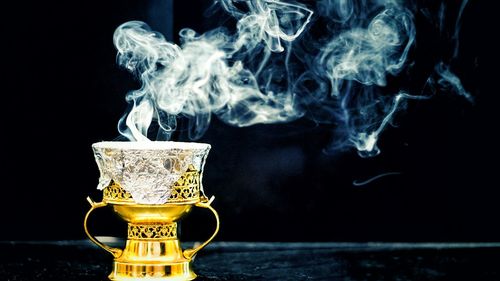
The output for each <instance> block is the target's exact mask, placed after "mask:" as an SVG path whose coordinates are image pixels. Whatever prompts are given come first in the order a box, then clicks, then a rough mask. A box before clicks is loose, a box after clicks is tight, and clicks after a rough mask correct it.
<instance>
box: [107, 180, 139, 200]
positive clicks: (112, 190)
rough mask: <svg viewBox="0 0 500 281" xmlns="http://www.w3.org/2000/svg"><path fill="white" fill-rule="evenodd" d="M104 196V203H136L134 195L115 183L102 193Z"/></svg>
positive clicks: (112, 182)
mask: <svg viewBox="0 0 500 281" xmlns="http://www.w3.org/2000/svg"><path fill="white" fill-rule="evenodd" d="M102 196H103V199H104V201H120V202H134V199H132V194H130V193H129V192H127V191H125V190H124V189H123V188H122V187H121V186H120V185H119V184H117V183H115V182H114V181H111V184H110V185H108V187H106V188H105V189H104V190H103V191H102Z"/></svg>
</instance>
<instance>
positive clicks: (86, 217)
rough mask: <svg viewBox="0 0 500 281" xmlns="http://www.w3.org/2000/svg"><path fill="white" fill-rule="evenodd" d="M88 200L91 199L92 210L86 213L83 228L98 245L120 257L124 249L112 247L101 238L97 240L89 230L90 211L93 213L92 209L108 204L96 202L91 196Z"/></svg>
mask: <svg viewBox="0 0 500 281" xmlns="http://www.w3.org/2000/svg"><path fill="white" fill-rule="evenodd" d="M87 201H89V203H90V206H91V207H90V210H89V211H88V212H87V214H86V215H85V219H84V220H83V228H84V229H85V233H86V234H87V236H88V237H89V238H90V240H91V241H92V242H94V243H95V244H96V245H97V246H99V247H101V248H103V249H104V250H106V251H108V252H109V253H110V254H112V255H113V256H114V257H115V258H118V257H119V256H121V254H122V250H120V249H118V248H112V247H110V246H108V245H105V244H103V243H101V242H99V240H97V239H96V238H95V237H94V236H93V235H92V234H90V232H89V230H88V228H87V220H88V218H89V215H90V213H92V211H94V210H95V209H98V208H102V207H105V206H106V205H107V204H106V203H105V202H99V203H96V202H94V201H93V200H92V199H90V197H87Z"/></svg>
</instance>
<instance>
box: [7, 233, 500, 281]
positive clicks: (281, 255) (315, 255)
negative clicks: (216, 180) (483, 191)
mask: <svg viewBox="0 0 500 281" xmlns="http://www.w3.org/2000/svg"><path fill="white" fill-rule="evenodd" d="M111 262H112V260H111V256H110V255H109V254H107V253H105V252H104V251H102V250H100V249H98V248H97V247H96V246H94V245H92V244H90V243H89V242H87V241H54V242H0V280H2V281H4V280H7V281H13V280H66V281H71V280H92V281H103V280H106V276H107V274H108V273H109V272H110V270H111V269H110V268H111ZM194 268H195V271H196V273H197V274H198V275H199V278H198V279H197V280H200V281H202V280H342V281H351V280H352V281H361V280H377V281H378V280H402V281H408V280H418V281H420V280H469V281H486V280H491V281H499V280H500V244H498V243H455V244H453V243H445V244H444V243H424V244H422V243H418V244H411V243H241V242H238V243H236V242H228V243H224V242H218V243H213V244H212V245H210V246H209V247H208V248H206V249H204V250H203V251H202V252H200V254H199V255H198V257H197V259H196V260H195V263H194Z"/></svg>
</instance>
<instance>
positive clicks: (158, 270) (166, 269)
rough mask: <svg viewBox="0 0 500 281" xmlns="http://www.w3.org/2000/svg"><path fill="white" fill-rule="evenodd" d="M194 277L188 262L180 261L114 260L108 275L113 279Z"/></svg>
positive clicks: (181, 280) (182, 279)
mask: <svg viewBox="0 0 500 281" xmlns="http://www.w3.org/2000/svg"><path fill="white" fill-rule="evenodd" d="M195 278H196V274H195V273H194V272H193V271H192V270H191V266H190V263H189V262H181V263H164V264H162V263H158V264H151V263H148V264H141V263H124V262H117V261H115V262H114V264H113V272H111V274H110V275H109V279H110V280H114V281H137V280H154V281H187V280H193V279H195Z"/></svg>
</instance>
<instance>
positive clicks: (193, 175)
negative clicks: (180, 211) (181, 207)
mask: <svg viewBox="0 0 500 281" xmlns="http://www.w3.org/2000/svg"><path fill="white" fill-rule="evenodd" d="M199 197H200V173H198V171H196V170H195V169H194V166H193V165H189V168H188V170H187V171H186V172H185V173H184V174H183V175H182V176H181V178H180V179H179V180H178V181H176V182H175V184H174V186H173V187H172V191H171V193H170V197H169V198H168V201H167V202H186V201H192V200H197V199H198V198H199Z"/></svg>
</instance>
